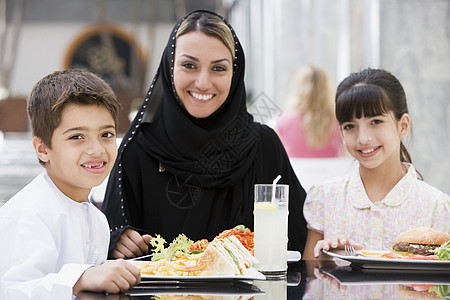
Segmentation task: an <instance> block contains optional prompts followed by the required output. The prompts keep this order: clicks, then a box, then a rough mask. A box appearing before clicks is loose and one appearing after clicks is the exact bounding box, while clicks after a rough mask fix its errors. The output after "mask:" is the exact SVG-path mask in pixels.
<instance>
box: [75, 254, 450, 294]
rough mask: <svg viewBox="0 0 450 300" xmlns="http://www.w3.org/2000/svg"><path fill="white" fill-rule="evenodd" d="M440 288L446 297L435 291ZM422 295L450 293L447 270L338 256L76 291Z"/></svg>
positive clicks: (449, 274)
mask: <svg viewBox="0 0 450 300" xmlns="http://www.w3.org/2000/svg"><path fill="white" fill-rule="evenodd" d="M419 290H425V291H419ZM433 290H436V291H437V292H436V291H433ZM443 291H444V292H445V291H446V292H447V293H448V294H447V297H449V298H443V297H442V296H439V293H440V295H443ZM432 297H435V298H432ZM426 298H431V299H450V270H448V269H446V270H437V271H436V270H434V271H423V270H386V269H384V270H382V269H375V270H367V269H361V268H359V267H357V266H353V265H349V264H348V263H347V262H344V261H340V260H336V261H317V260H315V261H303V260H302V261H299V262H296V263H290V264H289V268H288V276H287V278H286V279H285V280H277V281H267V280H266V281H259V280H255V281H247V282H242V281H223V282H221V281H214V282H212V281H209V282H206V281H204V282H200V281H198V282H197V281H195V282H192V281H191V282H172V283H162V282H161V283H155V282H154V281H152V282H150V281H145V280H143V281H142V282H141V284H140V285H139V286H138V287H135V288H134V289H131V290H129V291H128V292H127V293H125V294H120V295H118V294H114V295H103V294H97V293H83V294H80V295H79V296H78V297H77V299H78V300H95V299H107V300H119V299H120V300H123V299H152V300H153V299H155V300H157V299H192V300H194V299H195V300H197V299H198V300H200V299H202V300H203V299H214V300H219V299H223V300H229V299H239V300H245V299H255V300H257V299H271V300H272V299H273V300H284V299H289V300H290V299H426Z"/></svg>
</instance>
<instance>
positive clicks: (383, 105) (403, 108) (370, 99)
mask: <svg viewBox="0 0 450 300" xmlns="http://www.w3.org/2000/svg"><path fill="white" fill-rule="evenodd" d="M389 112H393V114H394V117H395V119H396V120H397V121H399V120H400V119H401V117H402V116H403V114H405V113H408V105H407V103H406V94H405V91H404V90H403V87H402V85H401V83H400V81H399V80H398V79H397V78H396V77H395V76H394V75H392V74H391V73H389V72H388V71H386V70H382V69H371V68H368V69H365V70H362V71H360V72H356V73H353V74H350V75H349V76H348V77H347V78H345V79H344V80H343V81H342V82H341V83H340V84H339V86H338V88H337V92H336V118H337V119H338V121H339V123H340V124H342V123H344V122H348V121H351V120H352V119H353V118H357V119H359V118H361V117H366V118H371V117H374V116H378V115H382V114H385V113H389ZM400 161H401V162H407V163H412V160H411V156H410V155H409V153H408V150H406V147H405V146H404V145H403V142H400ZM419 175H420V174H419Z"/></svg>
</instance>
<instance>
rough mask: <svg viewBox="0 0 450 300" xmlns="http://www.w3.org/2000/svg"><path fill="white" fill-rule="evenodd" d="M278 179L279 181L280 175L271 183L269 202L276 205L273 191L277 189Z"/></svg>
mask: <svg viewBox="0 0 450 300" xmlns="http://www.w3.org/2000/svg"><path fill="white" fill-rule="evenodd" d="M280 179H281V175H278V176H277V177H276V178H275V179H274V180H273V183H272V201H271V203H272V204H276V202H275V191H276V189H277V183H278V180H280Z"/></svg>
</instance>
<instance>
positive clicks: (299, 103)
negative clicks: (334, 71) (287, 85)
mask: <svg viewBox="0 0 450 300" xmlns="http://www.w3.org/2000/svg"><path fill="white" fill-rule="evenodd" d="M333 96H334V91H333V88H332V86H331V82H330V79H329V77H328V75H327V73H326V72H325V70H323V69H321V68H318V67H315V66H312V65H306V66H303V67H301V68H300V69H299V70H298V71H297V73H296V75H295V78H294V81H293V88H292V95H291V102H292V104H293V107H294V108H295V109H298V110H299V111H301V112H302V113H303V118H302V125H303V127H304V128H305V131H306V132H307V136H306V142H307V144H308V146H310V147H312V148H316V149H320V148H322V147H324V146H325V145H326V143H327V141H328V139H329V137H330V135H331V133H332V131H333V129H335V127H334V125H335V122H336V118H335V117H334V101H333Z"/></svg>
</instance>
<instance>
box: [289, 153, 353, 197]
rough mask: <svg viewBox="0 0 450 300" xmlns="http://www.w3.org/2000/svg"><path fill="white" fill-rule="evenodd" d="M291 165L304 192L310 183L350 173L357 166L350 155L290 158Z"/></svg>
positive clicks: (307, 189) (309, 186) (313, 183)
mask: <svg viewBox="0 0 450 300" xmlns="http://www.w3.org/2000/svg"><path fill="white" fill-rule="evenodd" d="M290 161H291V165H292V167H293V168H294V171H295V174H296V175H297V178H298V180H299V181H300V183H301V185H302V186H303V188H304V189H305V190H306V192H308V191H309V189H310V188H311V186H312V185H315V184H318V183H322V182H324V181H326V180H328V179H331V178H334V177H338V176H343V175H346V174H348V173H350V172H351V171H352V170H353V168H355V167H357V166H358V162H357V161H355V159H354V158H353V157H351V156H349V157H339V158H291V159H290Z"/></svg>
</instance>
